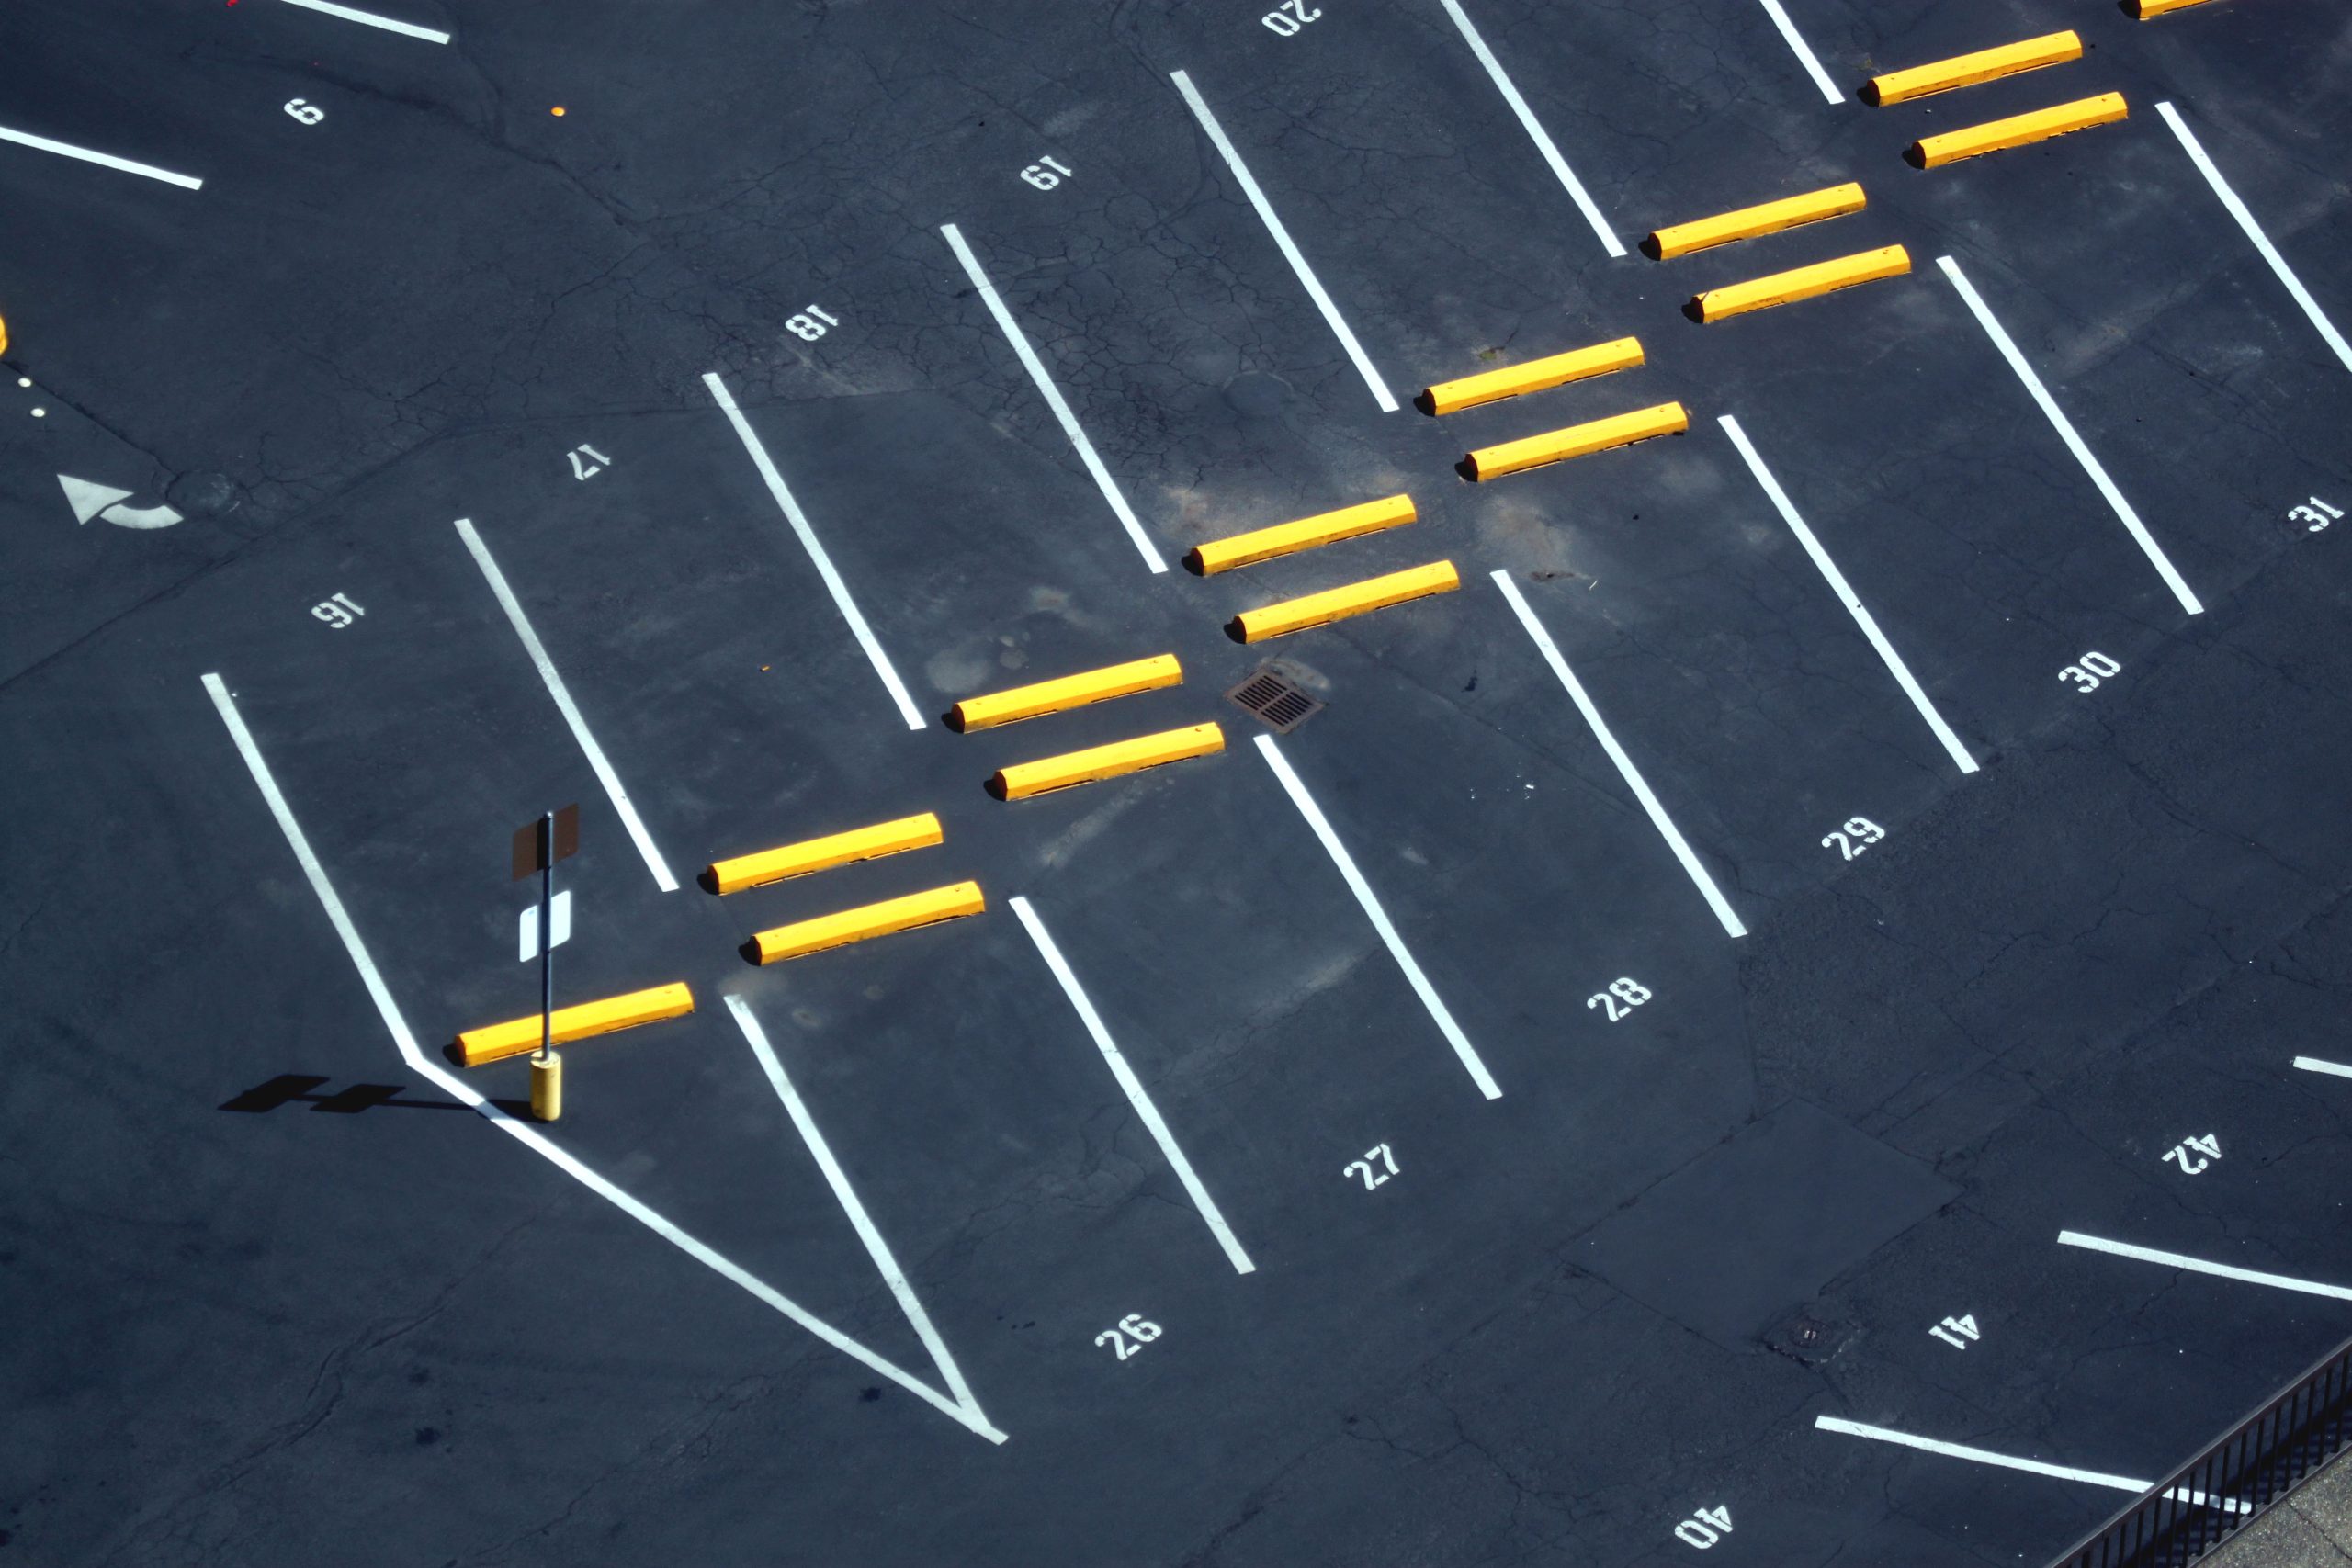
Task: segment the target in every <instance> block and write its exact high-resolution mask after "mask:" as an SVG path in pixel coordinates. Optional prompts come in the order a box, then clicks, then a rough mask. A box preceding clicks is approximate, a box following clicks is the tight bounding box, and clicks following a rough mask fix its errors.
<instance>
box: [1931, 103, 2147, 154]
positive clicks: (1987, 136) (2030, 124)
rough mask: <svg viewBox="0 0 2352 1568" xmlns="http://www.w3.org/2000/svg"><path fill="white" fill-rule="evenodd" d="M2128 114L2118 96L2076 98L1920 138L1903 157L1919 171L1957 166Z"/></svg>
mask: <svg viewBox="0 0 2352 1568" xmlns="http://www.w3.org/2000/svg"><path fill="white" fill-rule="evenodd" d="M2127 118H2131V109H2130V107H2127V106H2126V105H2125V104H2124V102H2123V95H2122V94H2120V93H2101V94H2100V95H2099V96H2097V97H2095V98H2077V99H2075V101H2074V102H2073V103H2071V104H2058V105H2054V106H2053V107H2050V108H2046V109H2036V110H2034V111H2033V112H2032V113H2031V114H2020V115H2011V116H2010V117H2009V118H2007V119H1996V120H1987V121H1986V122H1985V124H1983V125H1971V126H1966V127H1963V128H1962V129H1961V130H1947V131H1945V132H1944V133H1943V134H1942V135H1940V136H1923V137H1921V138H1919V140H1918V141H1915V142H1913V143H1912V144H1911V147H1910V150H1909V151H1908V152H1905V153H1904V154H1903V155H1904V157H1905V158H1907V159H1909V160H1910V161H1911V162H1912V163H1913V164H1917V165H1918V166H1919V167H1920V168H1923V169H1935V168H1940V167H1942V166H1943V165H1944V164H1957V163H1959V162H1960V161H1961V160H1962V158H1976V157H1981V156H1983V155H1984V154H1985V153H1987V152H2000V151H2002V150H2003V149H2004V148H2008V147H2023V146H2027V145H2028V144H2030V143H2031V142H2035V141H2049V140H2050V139H2051V138H2052V137H2053V136H2064V135H2065V134H2066V133H2067V132H2068V131H2071V130H2089V129H2090V128H2091V127H2092V126H2094V125H2112V124H2114V123H2115V122H2116V121H2117V120H2119V119H2127Z"/></svg>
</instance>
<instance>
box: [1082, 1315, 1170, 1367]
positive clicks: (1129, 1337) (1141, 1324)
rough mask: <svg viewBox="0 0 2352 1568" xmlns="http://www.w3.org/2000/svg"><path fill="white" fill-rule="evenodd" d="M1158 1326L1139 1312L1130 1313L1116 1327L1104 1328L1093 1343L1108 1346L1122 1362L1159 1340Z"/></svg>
mask: <svg viewBox="0 0 2352 1568" xmlns="http://www.w3.org/2000/svg"><path fill="white" fill-rule="evenodd" d="M1159 1333H1160V1330H1159V1325H1158V1324H1156V1323H1154V1322H1152V1321H1151V1320H1150V1319H1149V1318H1148V1317H1146V1316H1144V1315H1143V1314H1141V1313H1139V1312H1131V1313H1129V1314H1127V1315H1126V1316H1125V1317H1123V1318H1121V1319H1119V1326H1118V1327H1116V1328H1106V1329H1104V1330H1103V1332H1102V1333H1100V1334H1098V1335H1096V1336H1095V1337H1094V1343H1096V1344H1097V1345H1108V1346H1109V1347H1111V1348H1113V1349H1114V1350H1116V1351H1117V1352H1118V1353H1119V1359H1121V1360H1122V1361H1124V1360H1125V1359H1127V1358H1128V1357H1129V1356H1132V1355H1134V1354H1135V1353H1136V1351H1138V1350H1140V1349H1142V1348H1144V1347H1145V1346H1147V1345H1148V1344H1150V1343H1151V1342H1152V1341H1153V1340H1155V1339H1157V1338H1159Z"/></svg>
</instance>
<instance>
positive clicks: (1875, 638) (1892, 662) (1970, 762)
mask: <svg viewBox="0 0 2352 1568" xmlns="http://www.w3.org/2000/svg"><path fill="white" fill-rule="evenodd" d="M1715 423H1718V424H1720V425H1722V426H1723V427H1724V434H1725V435H1728V436H1730V437H1731V444H1732V445H1733V446H1736V447H1738V448H1739V455H1740V457H1742V458H1744V459H1746V461H1747V471H1748V472H1749V473H1751V474H1753V475H1755V476H1756V482H1757V483H1758V484H1759V485H1761V486H1763V487H1764V493H1765V494H1766V495H1767V496H1770V498H1771V501H1772V504H1773V506H1774V507H1776V508H1778V509H1779V511H1780V513H1781V522H1783V523H1786V524H1787V525H1789V532H1791V533H1792V534H1794V535H1795V536H1797V543H1798V544H1800V545H1803V546H1804V553H1805V554H1807V555H1809V556H1811V557H1812V558H1813V564H1814V565H1815V566H1816V567H1818V568H1820V569H1821V575H1822V576H1823V577H1824V578H1826V579H1827V580H1828V583H1829V588H1830V591H1831V592H1834V593H1836V594H1837V595H1838V603H1839V604H1843V605H1845V606H1846V608H1847V610H1848V612H1849V613H1850V614H1851V615H1853V617H1854V624H1855V625H1856V626H1860V627H1861V628H1862V635H1863V636H1864V637H1868V638H1870V641H1871V647H1872V648H1874V649H1878V656H1879V658H1880V660H1882V661H1883V662H1884V663H1885V665H1886V669H1887V673H1888V674H1890V675H1893V676H1894V683H1895V684H1896V685H1898V686H1901V687H1902V688H1903V694H1904V695H1905V696H1906V697H1909V698H1910V699H1911V705H1912V706H1913V707H1915V708H1917V709H1918V710H1919V716H1920V717H1921V718H1924V719H1926V720H1927V721H1928V728H1929V729H1932V730H1934V731H1935V732H1936V739H1938V740H1939V741H1941V742H1942V743H1943V749H1944V750H1945V752H1946V753H1947V754H1948V755H1949V756H1950V757H1951V760H1952V761H1953V763H1954V764H1955V765H1957V766H1958V767H1959V769H1960V771H1961V772H1962V773H1974V772H1975V771H1976V759H1975V758H1973V757H1972V756H1970V755H1969V754H1968V748H1967V747H1965V746H1963V745H1962V744H1961V743H1960V737H1959V736H1957V735H1954V734H1953V733H1952V732H1951V726H1950V725H1948V724H1946V723H1945V722H1944V719H1943V715H1941V714H1939V713H1938V712H1937V711H1936V705H1935V704H1933V703H1931V702H1929V701H1928V694H1927V693H1926V692H1924V691H1922V690H1921V689H1920V687H1919V682H1917V681H1915V680H1913V679H1912V678H1911V667H1910V666H1909V665H1907V664H1905V663H1904V662H1903V656H1902V655H1901V654H1899V653H1897V652H1895V651H1894V644H1893V643H1891V642H1889V641H1887V640H1886V634H1885V633H1884V632H1883V631H1881V630H1879V629H1878V621H1877V618H1876V617H1874V616H1873V615H1871V613H1870V611H1869V610H1867V609H1865V608H1864V607H1863V605H1862V602H1861V600H1860V598H1859V597H1858V596H1856V594H1855V592H1854V589H1853V585H1852V584H1850V583H1849V582H1848V581H1846V574H1845V573H1844V572H1842V571H1839V570H1838V563H1837V562H1836V561H1834V560H1831V559H1830V558H1829V552H1828V551H1827V550H1826V549H1823V548H1822V547H1821V541H1820V540H1818V539H1816V538H1815V537H1814V536H1813V530H1812V529H1810V528H1808V527H1806V526H1805V523H1804V518H1802V517H1800V516H1798V515H1797V509H1796V507H1795V505H1794V504H1793V503H1792V502H1790V500H1789V495H1788V492H1787V491H1784V490H1782V489H1781V481H1780V480H1778V479H1774V478H1773V477H1772V470H1771V469H1770V468H1766V467H1765V466H1764V459H1763V458H1762V457H1758V456H1757V454H1756V448H1755V447H1754V446H1752V445H1750V444H1749V442H1748V439H1747V432H1746V431H1744V430H1742V429H1740V427H1739V421H1737V420H1736V419H1734V418H1733V417H1732V416H1731V415H1729V414H1724V415H1722V416H1721V417H1720V418H1718V419H1717V420H1716V422H1715Z"/></svg>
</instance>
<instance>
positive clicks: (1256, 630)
mask: <svg viewBox="0 0 2352 1568" xmlns="http://www.w3.org/2000/svg"><path fill="white" fill-rule="evenodd" d="M1461 586H1462V578H1461V576H1460V575H1459V574H1458V573H1457V572H1455V570H1453V562H1452V561H1450V560H1441V561H1431V562H1430V564H1429V565H1427V566H1417V567H1411V568H1408V569H1407V570H1404V571H1392V572H1389V573H1388V574H1387V575H1385V576H1384V577H1369V578H1366V579H1364V581H1362V582H1350V583H1344V584H1342V585H1341V586H1340V587H1338V588H1327V589H1325V590H1323V592H1320V593H1309V594H1307V595H1306V596H1305V597H1304V598H1299V599H1283V600H1281V601H1279V602H1277V603H1275V604H1261V605H1260V606H1259V607H1258V608H1257V609H1254V610H1244V611H1242V612H1241V614H1239V615H1236V616H1234V617H1233V619H1232V620H1230V621H1228V622H1227V623H1226V627H1225V634H1226V636H1227V637H1231V638H1232V639H1233V640H1234V641H1236V642H1263V641H1265V640H1266V639H1267V638H1268V637H1288V636H1289V635H1290V634H1291V633H1293V632H1303V631H1305V630H1306V628H1307V627H1309V626H1329V625H1330V624H1331V623H1332V622H1333V621H1344V620H1346V619H1347V618H1348V617H1349V616H1351V615H1367V614H1369V613H1371V612H1372V611H1374V610H1385V609H1386V608H1388V606H1390V605H1391V604H1405V603H1407V602H1408V601H1410V600H1414V599H1426V598H1428V597H1429V596H1430V595H1431V594H1432V593H1451V592H1453V591H1454V590H1455V589H1457V588H1459V587H1461Z"/></svg>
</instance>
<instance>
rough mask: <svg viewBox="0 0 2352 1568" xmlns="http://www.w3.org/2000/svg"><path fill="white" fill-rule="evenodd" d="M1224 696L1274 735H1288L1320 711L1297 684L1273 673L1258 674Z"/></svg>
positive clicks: (1263, 671)
mask: <svg viewBox="0 0 2352 1568" xmlns="http://www.w3.org/2000/svg"><path fill="white" fill-rule="evenodd" d="M1225 695H1226V698H1227V701H1229V702H1231V703H1233V704H1235V705H1238V706H1239V707H1242V708H1244V709H1246V710H1248V711H1249V712H1250V713H1252V714H1254V715H1256V716H1258V717H1259V718H1260V719H1261V720H1263V721H1264V722H1265V724H1266V726H1267V728H1270V729H1272V731H1273V732H1274V733H1275V734H1277V735H1288V734H1289V733H1290V732H1291V731H1292V730H1294V729H1296V728H1298V727H1299V726H1300V725H1302V724H1305V723H1306V721H1307V720H1308V719H1310V718H1312V717H1314V716H1316V715H1317V714H1318V713H1320V712H1321V711H1322V710H1323V705H1322V704H1321V703H1319V702H1317V700H1316V699H1315V698H1313V697H1310V696H1308V695H1307V694H1306V690H1305V689H1304V688H1303V687H1301V686H1300V685H1299V684H1298V682H1295V681H1293V680H1291V679H1290V678H1289V677H1288V676H1286V675H1278V674H1276V673H1275V672H1274V671H1272V670H1260V671H1258V672H1257V673H1256V674H1254V675H1252V676H1250V679H1248V680H1247V681H1244V682H1241V684H1239V685H1238V686H1236V687H1234V688H1233V690H1231V691H1229V692H1227V693H1226V694H1225Z"/></svg>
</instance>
